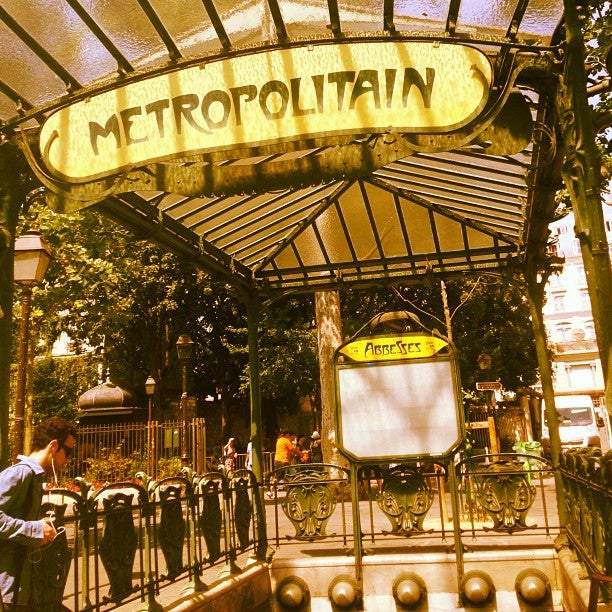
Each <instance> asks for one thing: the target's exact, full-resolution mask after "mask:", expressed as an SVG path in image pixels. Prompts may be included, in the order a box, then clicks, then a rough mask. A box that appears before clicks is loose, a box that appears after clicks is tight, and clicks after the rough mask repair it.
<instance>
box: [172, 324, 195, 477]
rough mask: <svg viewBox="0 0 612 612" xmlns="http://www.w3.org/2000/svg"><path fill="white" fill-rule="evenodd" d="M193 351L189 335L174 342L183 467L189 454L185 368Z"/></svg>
mask: <svg viewBox="0 0 612 612" xmlns="http://www.w3.org/2000/svg"><path fill="white" fill-rule="evenodd" d="M192 350H193V340H192V339H191V336H189V334H182V335H181V336H179V339H178V340H177V342H176V352H177V354H178V358H179V361H180V363H181V366H182V371H183V393H182V395H181V420H182V421H183V427H182V430H181V460H182V461H183V463H184V464H185V465H187V463H189V454H188V453H187V375H188V371H187V368H188V366H189V361H190V360H191V352H192Z"/></svg>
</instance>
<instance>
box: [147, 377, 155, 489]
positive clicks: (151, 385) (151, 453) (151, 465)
mask: <svg viewBox="0 0 612 612" xmlns="http://www.w3.org/2000/svg"><path fill="white" fill-rule="evenodd" d="M145 392H146V394H147V399H148V402H149V416H148V419H147V469H148V472H149V476H151V477H152V478H153V477H154V472H155V435H154V434H153V431H152V430H151V422H152V420H153V395H154V394H155V379H154V378H153V377H152V376H149V378H147V380H146V381H145Z"/></svg>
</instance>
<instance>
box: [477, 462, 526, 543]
mask: <svg viewBox="0 0 612 612" xmlns="http://www.w3.org/2000/svg"><path fill="white" fill-rule="evenodd" d="M476 469H477V472H476V474H474V483H475V489H476V500H477V502H478V503H479V504H480V506H481V507H482V509H483V510H484V511H485V512H486V513H487V514H488V515H489V516H490V517H491V518H492V519H493V527H489V528H487V527H485V530H486V531H491V530H492V531H504V532H507V533H512V532H513V531H521V530H524V529H529V528H530V527H535V525H527V524H526V519H527V514H528V512H529V509H530V508H531V506H532V505H533V502H534V500H535V494H536V493H535V487H534V486H532V485H531V483H530V482H529V474H528V473H526V472H525V467H524V465H523V462H522V461H518V460H508V461H496V462H495V463H491V464H479V465H478V466H477V468H476Z"/></svg>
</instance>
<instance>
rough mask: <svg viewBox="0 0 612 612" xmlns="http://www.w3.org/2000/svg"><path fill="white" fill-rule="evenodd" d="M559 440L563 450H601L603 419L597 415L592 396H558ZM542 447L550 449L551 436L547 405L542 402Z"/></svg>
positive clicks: (556, 402)
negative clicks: (600, 429)
mask: <svg viewBox="0 0 612 612" xmlns="http://www.w3.org/2000/svg"><path fill="white" fill-rule="evenodd" d="M555 406H556V408H557V414H558V422H559V438H560V439H561V447H562V448H576V447H581V446H582V447H585V446H597V447H600V448H601V443H602V440H601V436H600V431H599V428H600V427H604V423H600V421H601V420H602V419H601V417H600V416H599V415H598V414H596V413H595V408H594V407H593V400H592V398H591V396H590V395H556V396H555ZM542 446H543V447H544V448H550V435H549V433H548V426H547V423H546V405H545V402H544V401H542ZM602 450H603V449H602Z"/></svg>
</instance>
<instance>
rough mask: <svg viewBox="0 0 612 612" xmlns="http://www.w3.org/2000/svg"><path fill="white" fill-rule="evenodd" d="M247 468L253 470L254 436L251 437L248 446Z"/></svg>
mask: <svg viewBox="0 0 612 612" xmlns="http://www.w3.org/2000/svg"><path fill="white" fill-rule="evenodd" d="M245 465H246V469H247V470H250V471H251V472H252V471H253V438H249V442H248V444H247V447H246V462H245Z"/></svg>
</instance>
